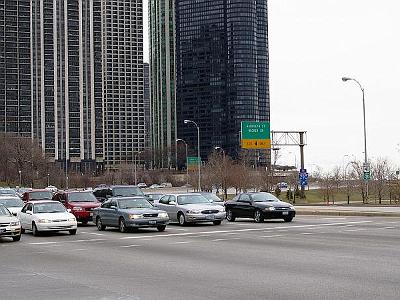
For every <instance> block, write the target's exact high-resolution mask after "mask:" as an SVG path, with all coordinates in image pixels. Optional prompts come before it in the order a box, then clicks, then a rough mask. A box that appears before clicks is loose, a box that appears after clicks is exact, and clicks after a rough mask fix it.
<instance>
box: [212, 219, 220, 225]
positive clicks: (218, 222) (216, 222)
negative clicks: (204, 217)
mask: <svg viewBox="0 0 400 300" xmlns="http://www.w3.org/2000/svg"><path fill="white" fill-rule="evenodd" d="M221 223H222V221H220V220H218V221H214V222H213V224H214V225H221Z"/></svg>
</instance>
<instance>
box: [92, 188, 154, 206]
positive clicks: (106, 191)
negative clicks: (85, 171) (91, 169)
mask: <svg viewBox="0 0 400 300" xmlns="http://www.w3.org/2000/svg"><path fill="white" fill-rule="evenodd" d="M93 194H94V195H95V197H96V198H97V200H98V201H100V202H104V201H106V200H107V199H108V198H111V197H132V196H140V197H145V198H148V197H147V196H146V195H145V194H144V193H143V192H142V190H141V189H140V188H139V187H137V186H134V185H112V186H104V185H101V186H99V187H96V188H95V189H94V190H93Z"/></svg>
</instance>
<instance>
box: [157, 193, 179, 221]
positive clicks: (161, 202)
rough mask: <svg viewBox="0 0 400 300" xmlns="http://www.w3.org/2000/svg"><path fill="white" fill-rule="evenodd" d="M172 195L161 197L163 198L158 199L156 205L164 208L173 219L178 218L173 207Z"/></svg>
mask: <svg viewBox="0 0 400 300" xmlns="http://www.w3.org/2000/svg"><path fill="white" fill-rule="evenodd" d="M170 197H172V196H171V195H165V196H163V197H161V199H160V200H159V201H158V203H157V204H156V207H158V208H159V209H162V210H164V211H166V212H167V214H168V217H169V219H170V220H171V221H173V220H175V219H176V216H174V215H173V213H174V212H173V209H172V208H173V207H172V205H170V204H169V203H170Z"/></svg>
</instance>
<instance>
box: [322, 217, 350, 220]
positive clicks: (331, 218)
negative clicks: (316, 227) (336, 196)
mask: <svg viewBox="0 0 400 300" xmlns="http://www.w3.org/2000/svg"><path fill="white" fill-rule="evenodd" d="M321 220H347V218H343V217H341V218H339V217H337V218H334V217H330V218H322V219H321Z"/></svg>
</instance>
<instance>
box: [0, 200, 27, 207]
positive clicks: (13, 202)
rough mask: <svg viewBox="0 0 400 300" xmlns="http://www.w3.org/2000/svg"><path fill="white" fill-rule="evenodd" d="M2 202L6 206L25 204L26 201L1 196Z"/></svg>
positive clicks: (0, 202) (0, 201)
mask: <svg viewBox="0 0 400 300" xmlns="http://www.w3.org/2000/svg"><path fill="white" fill-rule="evenodd" d="M0 204H3V205H4V206H5V207H22V206H24V202H22V200H21V199H19V198H0Z"/></svg>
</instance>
